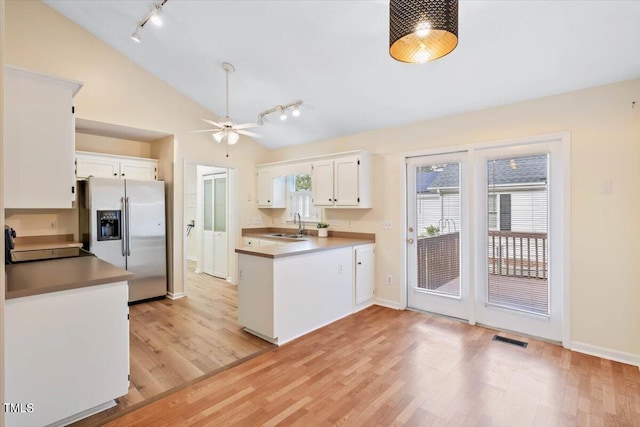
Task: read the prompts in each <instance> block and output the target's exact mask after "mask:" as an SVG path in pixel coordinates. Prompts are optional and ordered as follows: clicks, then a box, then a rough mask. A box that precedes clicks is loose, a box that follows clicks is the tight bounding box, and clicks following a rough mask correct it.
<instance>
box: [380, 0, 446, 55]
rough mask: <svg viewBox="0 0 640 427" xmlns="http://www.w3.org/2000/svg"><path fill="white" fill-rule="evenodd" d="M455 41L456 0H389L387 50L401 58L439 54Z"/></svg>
mask: <svg viewBox="0 0 640 427" xmlns="http://www.w3.org/2000/svg"><path fill="white" fill-rule="evenodd" d="M457 45H458V0H391V2H390V4H389V53H390V54H391V56H392V57H393V58H394V59H396V60H398V61H401V62H411V63H420V64H421V63H424V62H427V61H433V60H434V59H438V58H442V57H443V56H445V55H446V54H448V53H450V52H451V51H452V50H453V49H455V48H456V46H457Z"/></svg>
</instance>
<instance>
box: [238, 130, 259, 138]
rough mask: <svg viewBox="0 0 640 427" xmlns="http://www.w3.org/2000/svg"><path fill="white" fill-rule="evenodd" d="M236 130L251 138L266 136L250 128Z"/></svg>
mask: <svg viewBox="0 0 640 427" xmlns="http://www.w3.org/2000/svg"><path fill="white" fill-rule="evenodd" d="M236 132H237V133H239V134H240V135H246V136H250V137H251V138H264V137H263V136H262V135H259V134H257V133H255V132H249V131H248V130H238V131H236Z"/></svg>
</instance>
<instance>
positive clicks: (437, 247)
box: [417, 232, 460, 290]
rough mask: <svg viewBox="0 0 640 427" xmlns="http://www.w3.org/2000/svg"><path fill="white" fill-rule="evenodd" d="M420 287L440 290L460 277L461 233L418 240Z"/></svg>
mask: <svg viewBox="0 0 640 427" xmlns="http://www.w3.org/2000/svg"><path fill="white" fill-rule="evenodd" d="M417 250H418V287H419V288H423V289H431V290H435V289H438V288H439V287H440V286H442V285H444V284H446V283H448V282H450V281H451V280H454V279H455V278H457V277H458V276H460V233H459V232H456V233H447V234H441V235H439V236H433V237H419V238H418V247H417Z"/></svg>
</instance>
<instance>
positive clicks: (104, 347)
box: [5, 282, 129, 427]
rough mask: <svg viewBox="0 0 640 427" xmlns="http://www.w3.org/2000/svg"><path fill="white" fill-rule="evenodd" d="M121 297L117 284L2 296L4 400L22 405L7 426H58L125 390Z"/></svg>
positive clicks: (124, 296) (124, 288) (123, 289)
mask: <svg viewBox="0 0 640 427" xmlns="http://www.w3.org/2000/svg"><path fill="white" fill-rule="evenodd" d="M128 297H129V290H128V285H127V282H117V283H110V284H105V285H96V286H89V287H86V288H81V289H74V290H68V291H60V292H52V293H48V294H42V295H34V296H28V297H22V298H15V299H9V300H7V301H6V303H5V310H6V311H5V320H6V326H5V374H6V376H5V387H6V389H5V402H8V403H11V404H17V405H20V409H22V411H17V412H13V411H7V410H5V422H6V425H7V427H20V426H44V425H49V424H52V423H56V424H58V422H59V421H61V420H65V421H63V422H62V423H60V424H62V425H66V424H67V423H68V422H71V421H72V420H73V419H79V418H81V417H83V416H85V417H86V416H88V415H91V414H92V413H95V412H96V411H98V410H104V409H106V408H107V407H109V406H113V405H114V403H113V399H115V398H117V397H120V396H123V395H125V394H127V392H128V387H129V378H128V376H129V320H128V312H129V307H128V306H127V301H128ZM78 414H82V415H80V416H79V417H77V416H78Z"/></svg>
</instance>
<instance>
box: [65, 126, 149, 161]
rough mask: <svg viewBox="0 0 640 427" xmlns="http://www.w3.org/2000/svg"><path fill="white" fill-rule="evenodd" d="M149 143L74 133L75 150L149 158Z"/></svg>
mask: <svg viewBox="0 0 640 427" xmlns="http://www.w3.org/2000/svg"><path fill="white" fill-rule="evenodd" d="M151 144H152V143H151V142H141V141H131V140H128V139H120V138H110V137H107V136H98V135H89V134H86V133H78V132H76V150H77V151H89V152H91V153H104V154H116V155H119V156H132V157H145V158H151V157H152V156H151Z"/></svg>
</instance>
